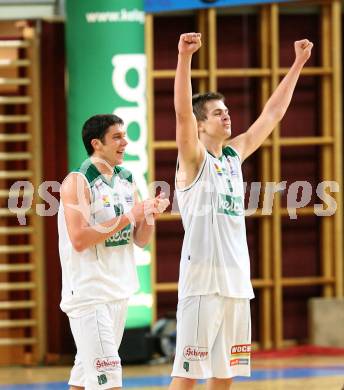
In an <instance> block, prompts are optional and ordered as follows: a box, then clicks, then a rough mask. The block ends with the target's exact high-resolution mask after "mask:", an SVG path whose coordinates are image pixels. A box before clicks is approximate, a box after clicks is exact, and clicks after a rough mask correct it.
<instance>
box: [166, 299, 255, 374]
mask: <svg viewBox="0 0 344 390" xmlns="http://www.w3.org/2000/svg"><path fill="white" fill-rule="evenodd" d="M250 355H251V316H250V301H249V299H237V298H227V297H222V296H219V295H201V296H191V297H187V298H185V299H182V300H181V301H179V303H178V309H177V345H176V356H175V360H174V365H173V371H172V375H171V376H173V377H183V378H190V379H209V378H222V379H225V378H232V377H234V376H250V375H251V369H250V360H251V359H250Z"/></svg>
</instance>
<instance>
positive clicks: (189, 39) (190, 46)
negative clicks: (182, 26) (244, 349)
mask: <svg viewBox="0 0 344 390" xmlns="http://www.w3.org/2000/svg"><path fill="white" fill-rule="evenodd" d="M201 46H202V42H201V34H200V33H186V34H182V35H181V36H180V38H179V43H178V50H179V54H193V53H195V52H196V51H197V50H198V49H199V48H200V47H201Z"/></svg>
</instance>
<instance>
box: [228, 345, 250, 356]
mask: <svg viewBox="0 0 344 390" xmlns="http://www.w3.org/2000/svg"><path fill="white" fill-rule="evenodd" d="M251 348H252V346H251V344H240V345H233V346H232V349H231V354H232V355H236V354H239V353H240V354H243V353H248V354H250V353H251Z"/></svg>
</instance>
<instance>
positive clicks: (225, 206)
mask: <svg viewBox="0 0 344 390" xmlns="http://www.w3.org/2000/svg"><path fill="white" fill-rule="evenodd" d="M217 212H218V213H219V214H226V215H232V216H239V215H243V214H244V207H243V200H242V198H241V196H232V195H226V194H219V196H218V208H217Z"/></svg>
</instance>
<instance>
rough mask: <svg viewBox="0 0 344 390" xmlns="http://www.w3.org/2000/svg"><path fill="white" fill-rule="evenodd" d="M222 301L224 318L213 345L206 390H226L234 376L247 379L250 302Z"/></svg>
mask: <svg viewBox="0 0 344 390" xmlns="http://www.w3.org/2000/svg"><path fill="white" fill-rule="evenodd" d="M223 299H224V302H225V304H224V318H223V322H222V324H221V327H220V329H219V332H218V334H217V336H216V339H215V341H214V346H213V351H212V356H213V360H212V372H213V374H214V377H213V378H211V379H210V380H209V381H208V383H207V390H217V389H219V390H222V389H223V390H228V389H229V388H230V386H231V382H232V378H233V377H235V376H250V373H251V372H250V356H251V318H250V302H249V299H235V298H223Z"/></svg>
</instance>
